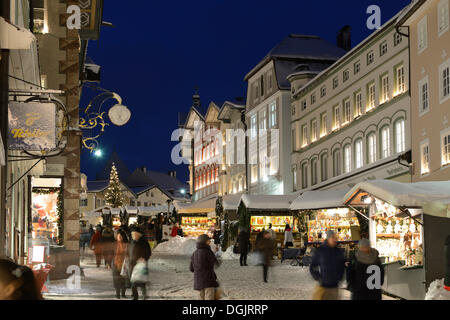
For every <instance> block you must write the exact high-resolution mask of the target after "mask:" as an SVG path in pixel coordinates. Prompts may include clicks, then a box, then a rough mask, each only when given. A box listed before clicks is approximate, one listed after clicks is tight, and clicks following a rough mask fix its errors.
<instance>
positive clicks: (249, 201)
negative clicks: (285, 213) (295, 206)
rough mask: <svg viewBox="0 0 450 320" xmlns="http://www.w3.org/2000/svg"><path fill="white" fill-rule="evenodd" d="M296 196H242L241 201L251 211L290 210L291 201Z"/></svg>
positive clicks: (296, 195)
mask: <svg viewBox="0 0 450 320" xmlns="http://www.w3.org/2000/svg"><path fill="white" fill-rule="evenodd" d="M297 197H298V194H291V195H248V194H244V195H242V198H241V201H240V202H239V203H241V202H242V203H243V204H244V205H245V207H246V208H247V209H253V210H280V211H282V210H290V206H291V204H292V201H294V200H295V198H297Z"/></svg>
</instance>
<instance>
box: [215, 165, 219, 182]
mask: <svg viewBox="0 0 450 320" xmlns="http://www.w3.org/2000/svg"><path fill="white" fill-rule="evenodd" d="M215 176H216V182H217V181H219V166H218V165H216V168H215Z"/></svg>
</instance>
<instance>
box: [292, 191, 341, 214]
mask: <svg viewBox="0 0 450 320" xmlns="http://www.w3.org/2000/svg"><path fill="white" fill-rule="evenodd" d="M348 191H349V189H342V190H324V191H307V192H305V193H303V194H302V195H301V196H299V197H298V198H297V199H295V200H294V202H292V205H291V210H309V209H311V210H314V209H315V210H317V209H333V208H341V207H345V204H344V201H343V198H344V196H345V195H346V194H347V192H348Z"/></svg>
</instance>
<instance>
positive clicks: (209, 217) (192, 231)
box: [178, 197, 217, 237]
mask: <svg viewBox="0 0 450 320" xmlns="http://www.w3.org/2000/svg"><path fill="white" fill-rule="evenodd" d="M215 210H216V198H215V197H214V198H210V199H206V200H200V201H196V202H194V203H191V204H183V205H181V204H180V205H179V206H178V214H179V215H180V216H181V228H182V229H183V234H184V236H185V237H198V236H199V235H201V234H214V231H215V229H216V226H217V217H216V213H215Z"/></svg>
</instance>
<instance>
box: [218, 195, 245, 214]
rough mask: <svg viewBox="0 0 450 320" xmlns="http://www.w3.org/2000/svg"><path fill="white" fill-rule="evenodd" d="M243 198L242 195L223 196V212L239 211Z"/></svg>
mask: <svg viewBox="0 0 450 320" xmlns="http://www.w3.org/2000/svg"><path fill="white" fill-rule="evenodd" d="M241 197H242V195H240V194H227V195H225V196H223V198H222V199H223V200H222V205H223V210H237V209H238V207H239V203H240V202H241Z"/></svg>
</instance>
